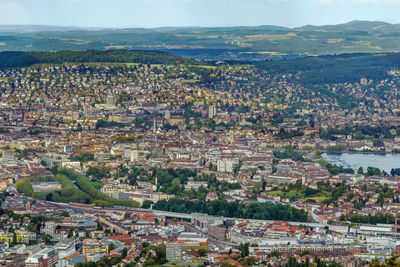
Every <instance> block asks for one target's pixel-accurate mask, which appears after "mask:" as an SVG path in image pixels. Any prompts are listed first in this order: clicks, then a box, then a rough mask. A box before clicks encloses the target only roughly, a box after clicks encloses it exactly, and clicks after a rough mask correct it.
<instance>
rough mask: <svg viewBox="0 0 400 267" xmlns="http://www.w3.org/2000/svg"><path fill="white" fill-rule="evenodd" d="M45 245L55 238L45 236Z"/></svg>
mask: <svg viewBox="0 0 400 267" xmlns="http://www.w3.org/2000/svg"><path fill="white" fill-rule="evenodd" d="M42 238H43V240H44V243H45V244H46V245H47V244H48V243H49V242H50V241H51V240H53V237H52V236H51V235H49V234H44V235H43V236H42Z"/></svg>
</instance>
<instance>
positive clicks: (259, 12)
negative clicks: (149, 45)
mask: <svg viewBox="0 0 400 267" xmlns="http://www.w3.org/2000/svg"><path fill="white" fill-rule="evenodd" d="M399 11H400V0H0V24H6V25H16V24H17V25H21V24H35V25H57V26H78V27H111V28H127V27H144V28H153V27H166V26H258V25H279V26H286V27H297V26H304V25H308V24H312V25H326V24H339V23H345V22H348V21H352V20H376V21H386V22H390V23H400V16H399Z"/></svg>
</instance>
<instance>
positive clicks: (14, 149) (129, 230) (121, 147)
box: [0, 62, 400, 266]
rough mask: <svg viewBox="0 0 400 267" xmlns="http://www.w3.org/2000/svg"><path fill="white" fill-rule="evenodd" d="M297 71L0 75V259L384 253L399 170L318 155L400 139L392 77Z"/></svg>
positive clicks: (394, 144)
mask: <svg viewBox="0 0 400 267" xmlns="http://www.w3.org/2000/svg"><path fill="white" fill-rule="evenodd" d="M301 76H302V73H301V72H298V73H296V74H290V73H287V74H276V73H270V72H268V70H264V69H260V68H256V67H252V66H249V65H236V64H234V65H229V64H225V63H223V62H221V63H219V65H218V64H217V65H215V66H212V65H183V64H178V65H176V64H171V65H162V64H153V65H149V64H129V63H127V64H122V63H121V64H112V63H90V64H88V63H86V64H85V63H82V64H72V63H71V64H58V65H57V64H55V65H33V66H28V67H21V68H12V69H8V70H4V71H2V72H0V79H1V80H0V90H1V103H0V105H1V118H2V119H1V122H0V123H1V124H0V125H1V132H2V157H1V164H0V168H1V173H2V176H1V189H2V190H3V193H2V199H3V204H2V212H1V213H2V215H1V220H2V223H1V228H2V232H1V234H0V238H1V241H2V242H4V244H5V245H4V246H3V247H2V248H1V250H2V251H3V253H4V255H5V256H4V257H3V258H2V259H1V260H0V261H1V262H3V263H4V264H7V263H9V262H12V264H13V265H15V264H19V266H49V265H54V264H56V266H72V265H76V266H92V265H91V264H95V265H96V266H113V265H118V264H119V265H124V266H142V265H144V266H151V265H163V266H206V265H211V266H238V265H243V266H251V265H255V264H257V265H271V266H279V265H285V264H286V265H287V264H292V265H293V264H305V266H307V265H310V264H311V265H313V264H317V266H328V265H329V266H336V265H337V266H339V265H342V266H361V265H362V264H363V263H366V262H371V261H374V260H375V259H376V257H377V255H379V258H381V259H385V258H390V257H391V255H392V254H396V253H397V251H399V249H400V243H398V241H397V238H398V236H399V234H398V233H397V219H396V216H397V213H398V212H399V209H400V199H399V198H400V190H399V182H398V181H399V180H398V178H396V175H399V174H400V169H396V168H392V169H390V170H385V169H380V168H378V167H376V166H368V168H365V167H364V168H363V167H362V166H360V167H359V168H354V167H350V166H345V165H343V164H341V163H342V162H340V161H336V162H333V161H332V160H333V158H332V157H330V156H329V155H330V154H331V153H332V152H342V153H355V152H357V153H359V154H360V153H364V154H368V153H372V152H375V153H381V154H385V153H389V154H390V153H392V152H396V151H398V150H400V137H399V134H400V128H399V127H398V122H399V120H400V117H399V112H400V107H399V77H398V73H397V72H396V71H391V72H390V73H388V78H385V79H384V80H368V79H366V78H362V79H360V81H359V82H354V83H350V82H346V83H338V84H324V85H318V86H313V87H312V88H310V87H309V86H306V85H304V83H302V82H300V80H301ZM332 95H333V96H334V97H332ZM349 96H351V100H352V101H349V100H348V99H349ZM355 102H356V103H358V104H354V103H355ZM359 154H357V155H359ZM327 155H328V156H327ZM394 155H395V154H394Z"/></svg>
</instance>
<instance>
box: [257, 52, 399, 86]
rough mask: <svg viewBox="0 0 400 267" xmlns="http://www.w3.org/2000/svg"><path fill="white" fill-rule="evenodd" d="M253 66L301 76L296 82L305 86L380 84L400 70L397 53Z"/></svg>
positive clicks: (326, 57)
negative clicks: (356, 83)
mask: <svg viewBox="0 0 400 267" xmlns="http://www.w3.org/2000/svg"><path fill="white" fill-rule="evenodd" d="M256 66H257V67H259V68H262V69H266V70H268V71H269V72H272V73H282V74H286V73H293V74H295V73H298V72H302V75H301V76H300V82H302V83H303V84H306V85H307V84H332V83H342V82H358V81H360V79H361V78H367V79H372V80H381V79H384V78H386V77H387V76H388V71H390V70H391V69H400V53H385V54H361V53H357V54H342V55H332V56H315V57H305V58H298V59H292V60H282V61H264V62H258V63H256Z"/></svg>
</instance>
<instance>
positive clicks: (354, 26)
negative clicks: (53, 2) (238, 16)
mask: <svg viewBox="0 0 400 267" xmlns="http://www.w3.org/2000/svg"><path fill="white" fill-rule="evenodd" d="M202 28H204V29H210V28H213V29H215V30H227V29H260V30H267V31H333V32H340V31H399V32H400V24H391V23H388V22H383V21H363V20H354V21H350V22H348V23H343V24H336V25H322V26H315V25H305V26H302V27H295V28H289V27H283V26H275V25H261V26H235V27H197V26H188V27H159V28H122V27H121V28H110V27H72V26H53V25H0V33H5V32H14V33H28V32H30V33H32V32H54V31H56V32H66V31H98V30H117V31H118V30H138V31H141V32H151V31H156V32H171V31H181V30H189V29H190V30H193V29H202Z"/></svg>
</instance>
